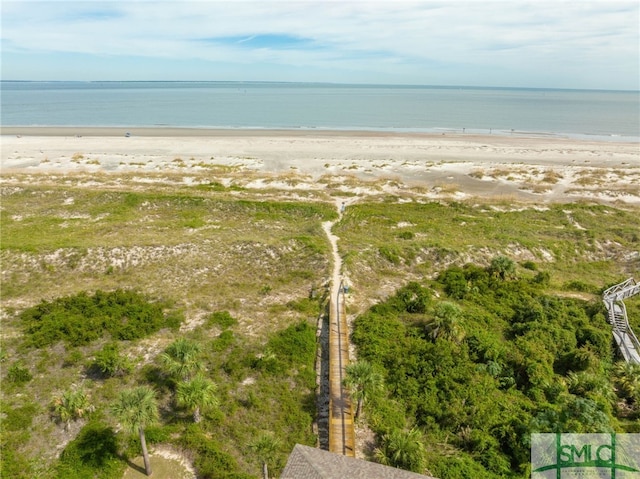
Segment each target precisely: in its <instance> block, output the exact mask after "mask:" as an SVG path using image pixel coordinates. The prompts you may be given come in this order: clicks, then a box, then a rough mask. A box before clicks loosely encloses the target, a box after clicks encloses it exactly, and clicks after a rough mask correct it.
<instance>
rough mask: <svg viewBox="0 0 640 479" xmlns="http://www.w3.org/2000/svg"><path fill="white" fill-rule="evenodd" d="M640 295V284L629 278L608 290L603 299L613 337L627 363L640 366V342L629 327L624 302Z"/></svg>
mask: <svg viewBox="0 0 640 479" xmlns="http://www.w3.org/2000/svg"><path fill="white" fill-rule="evenodd" d="M639 293H640V283H636V282H635V281H634V280H633V278H629V279H628V280H626V281H623V282H622V283H620V284H616V285H615V286H612V287H611V288H609V289H607V290H606V291H605V292H604V293H603V295H602V297H603V301H604V305H605V307H606V308H607V315H608V319H609V323H611V325H612V326H613V337H614V338H615V340H616V343H617V344H618V348H619V349H620V353H621V354H622V357H624V359H625V361H627V362H631V363H638V364H640V341H638V338H637V337H636V335H635V333H634V332H633V330H632V329H631V326H630V325H629V318H628V317H627V308H626V307H625V305H624V302H623V300H624V299H627V298H630V297H631V296H634V295H636V294H639Z"/></svg>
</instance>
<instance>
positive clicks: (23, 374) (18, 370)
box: [7, 361, 33, 386]
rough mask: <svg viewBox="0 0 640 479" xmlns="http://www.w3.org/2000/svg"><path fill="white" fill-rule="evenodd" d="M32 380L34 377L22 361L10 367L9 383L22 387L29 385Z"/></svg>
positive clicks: (8, 373)
mask: <svg viewBox="0 0 640 479" xmlns="http://www.w3.org/2000/svg"><path fill="white" fill-rule="evenodd" d="M32 379H33V376H32V375H31V373H30V372H29V370H28V369H27V368H26V367H25V366H24V365H23V364H22V363H21V362H20V361H18V362H15V363H13V364H12V365H11V366H9V371H8V372H7V381H9V382H10V383H13V384H16V385H18V386H21V385H23V384H25V383H28V382H29V381H31V380H32Z"/></svg>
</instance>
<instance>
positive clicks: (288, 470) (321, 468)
mask: <svg viewBox="0 0 640 479" xmlns="http://www.w3.org/2000/svg"><path fill="white" fill-rule="evenodd" d="M280 479H433V478H432V477H430V476H423V475H422V474H416V473H415V472H409V471H404V470H402V469H395V468H393V467H389V466H383V465H382V464H376V463H375V462H369V461H363V460H361V459H356V458H353V457H347V456H342V455H340V454H334V453H332V452H328V451H323V450H322V449H317V448H314V447H309V446H302V445H300V444H296V446H295V447H294V448H293V451H292V452H291V455H290V456H289V460H288V461H287V465H286V467H285V468H284V471H283V472H282V475H281V476H280Z"/></svg>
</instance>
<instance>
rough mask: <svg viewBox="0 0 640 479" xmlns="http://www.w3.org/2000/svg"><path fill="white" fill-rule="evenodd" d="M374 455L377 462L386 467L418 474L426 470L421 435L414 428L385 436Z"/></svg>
mask: <svg viewBox="0 0 640 479" xmlns="http://www.w3.org/2000/svg"><path fill="white" fill-rule="evenodd" d="M375 454H376V458H377V459H378V461H379V462H380V463H381V464H385V465H387V466H392V467H397V468H400V469H404V470H407V471H413V472H418V473H423V472H424V470H425V468H426V451H425V447H424V444H423V442H422V434H421V433H420V431H419V430H418V429H416V428H413V429H411V430H409V431H407V430H403V429H394V430H393V431H391V432H390V433H389V434H386V435H385V436H383V438H382V445H381V447H380V448H378V449H376V452H375Z"/></svg>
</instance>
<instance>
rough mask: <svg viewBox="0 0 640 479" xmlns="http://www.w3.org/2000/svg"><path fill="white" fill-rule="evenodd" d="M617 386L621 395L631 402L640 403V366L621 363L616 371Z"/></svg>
mask: <svg viewBox="0 0 640 479" xmlns="http://www.w3.org/2000/svg"><path fill="white" fill-rule="evenodd" d="M614 375H615V376H614V377H615V379H614V380H615V385H616V387H617V388H618V391H619V392H620V395H621V396H622V397H624V398H626V399H628V400H629V401H630V402H634V403H640V364H636V363H627V362H622V363H619V364H618V365H617V366H616V368H615V370H614Z"/></svg>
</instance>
